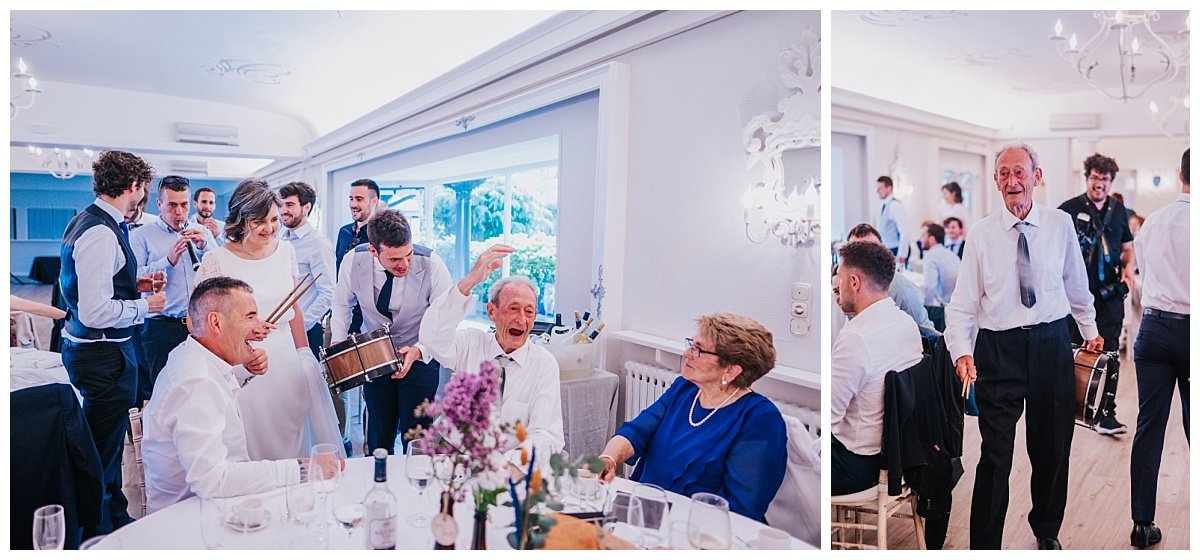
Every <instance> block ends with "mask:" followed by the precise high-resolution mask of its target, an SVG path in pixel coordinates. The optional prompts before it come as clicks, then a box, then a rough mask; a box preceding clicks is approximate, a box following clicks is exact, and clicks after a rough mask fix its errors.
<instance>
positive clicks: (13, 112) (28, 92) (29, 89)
mask: <svg viewBox="0 0 1200 560" xmlns="http://www.w3.org/2000/svg"><path fill="white" fill-rule="evenodd" d="M12 79H13V80H17V81H19V82H25V83H24V85H23V86H18V87H19V88H20V93H18V94H16V95H13V96H10V97H9V98H8V120H10V121H11V120H13V119H15V118H17V113H18V112H20V111H21V110H22V109H29V108H31V107H33V104H34V103H35V102H37V96H38V94H39V93H42V90H40V89H38V82H37V78H35V77H33V74H30V73H29V67H28V66H27V65H26V64H25V59H24V58H18V59H17V71H16V72H14V73H13V75H12ZM10 87H11V84H10ZM17 89H18V88H11V89H10V91H15V90H17Z"/></svg>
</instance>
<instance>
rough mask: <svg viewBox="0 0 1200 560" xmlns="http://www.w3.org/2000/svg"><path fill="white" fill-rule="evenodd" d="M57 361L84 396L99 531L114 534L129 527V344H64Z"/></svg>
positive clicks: (133, 377) (133, 371) (132, 362)
mask: <svg viewBox="0 0 1200 560" xmlns="http://www.w3.org/2000/svg"><path fill="white" fill-rule="evenodd" d="M62 359H63V366H64V367H65V368H66V370H67V375H68V376H69V377H70V378H71V384H73V385H75V388H77V389H79V393H80V394H81V395H83V415H84V416H85V417H86V418H87V421H88V427H89V428H90V429H91V432H92V439H93V440H94V441H95V442H96V451H97V452H98V454H99V455H100V469H101V471H102V472H103V481H104V501H103V502H102V503H101V508H100V518H101V520H100V524H99V526H98V531H99V533H101V534H103V533H108V532H111V531H115V530H117V529H120V528H121V527H123V526H125V525H126V524H128V523H129V522H130V521H131V519H130V518H129V513H128V512H127V511H126V510H127V508H128V507H129V501H128V500H126V499H125V494H124V493H123V492H122V491H121V452H122V451H123V450H124V448H125V431H126V430H127V429H128V427H129V409H130V408H132V407H133V405H134V398H135V397H136V396H137V357H136V352H135V350H134V345H133V340H132V339H130V340H127V341H125V342H92V343H88V344H79V343H77V342H72V341H70V340H68V339H65V338H64V339H63V341H62ZM87 536H90V535H85V537H87Z"/></svg>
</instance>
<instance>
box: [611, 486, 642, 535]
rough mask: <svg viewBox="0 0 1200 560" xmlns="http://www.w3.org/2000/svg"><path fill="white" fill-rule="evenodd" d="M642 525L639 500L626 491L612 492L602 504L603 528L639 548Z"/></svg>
mask: <svg viewBox="0 0 1200 560" xmlns="http://www.w3.org/2000/svg"><path fill="white" fill-rule="evenodd" d="M643 527H644V523H643V521H642V502H641V500H638V499H637V498H635V497H634V496H633V495H631V494H629V493H627V492H614V493H613V495H612V498H611V499H610V500H609V501H608V504H606V505H605V506H604V529H605V530H607V531H608V532H609V533H612V534H613V536H616V537H619V538H621V539H624V540H625V541H626V542H628V543H629V544H631V545H633V546H634V547H636V548H641V546H642V540H643V539H642V532H643V531H642V528H643Z"/></svg>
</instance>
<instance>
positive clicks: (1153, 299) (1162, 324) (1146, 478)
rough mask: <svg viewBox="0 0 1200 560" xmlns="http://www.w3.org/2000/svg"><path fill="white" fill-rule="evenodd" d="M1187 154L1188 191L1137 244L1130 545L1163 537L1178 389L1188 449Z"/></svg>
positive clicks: (1150, 223)
mask: <svg viewBox="0 0 1200 560" xmlns="http://www.w3.org/2000/svg"><path fill="white" fill-rule="evenodd" d="M1191 152H1192V150H1191V149H1190V148H1189V149H1188V150H1186V151H1184V152H1183V162H1182V164H1181V166H1180V170H1179V180H1180V181H1181V182H1182V183H1183V192H1182V193H1180V194H1179V197H1178V198H1176V199H1175V201H1174V202H1172V203H1170V204H1168V205H1166V206H1164V207H1163V208H1162V209H1161V210H1159V211H1157V212H1155V213H1153V214H1151V215H1150V217H1149V218H1147V219H1146V223H1145V224H1144V225H1142V229H1141V230H1140V231H1138V235H1137V238H1136V239H1135V240H1134V242H1133V244H1134V255H1135V256H1136V259H1137V265H1138V269H1139V270H1141V276H1142V307H1143V308H1144V309H1145V311H1143V312H1142V328H1141V329H1139V330H1138V335H1137V342H1135V343H1134V344H1133V361H1134V362H1135V363H1136V364H1137V384H1138V419H1137V432H1135V433H1134V436H1133V453H1132V455H1131V459H1130V464H1129V476H1130V478H1131V479H1132V480H1131V484H1130V493H1131V496H1130V498H1131V504H1130V505H1131V509H1132V514H1133V523H1134V525H1133V532H1132V533H1131V534H1130V536H1129V542H1130V545H1132V546H1134V547H1137V548H1146V547H1148V546H1154V545H1155V544H1158V542H1159V541H1161V540H1162V530H1160V529H1159V528H1158V527H1155V526H1154V506H1155V501H1156V498H1157V495H1158V468H1159V465H1160V464H1161V462H1162V451H1163V438H1164V437H1165V434H1166V430H1167V420H1168V419H1169V418H1170V416H1171V393H1172V392H1173V391H1174V389H1175V387H1176V386H1178V387H1179V401H1180V403H1181V404H1182V405H1183V406H1182V407H1181V408H1182V410H1183V434H1184V436H1185V437H1187V438H1188V442H1189V445H1190V442H1191V433H1190V431H1189V429H1188V421H1189V410H1190V409H1191V396H1190V390H1191V369H1190V361H1191V350H1190V349H1189V345H1188V342H1189V340H1188V339H1189V335H1190V334H1191V297H1190V292H1189V290H1188V280H1189V279H1190V277H1189V274H1190V272H1189V267H1188V265H1189V263H1190V259H1189V253H1190V251H1189V249H1190V243H1189V239H1190V238H1191V227H1190V226H1189V225H1188V214H1189V212H1190V211H1191V206H1192V194H1191V193H1192V187H1191V178H1190V172H1191V161H1190V156H1191Z"/></svg>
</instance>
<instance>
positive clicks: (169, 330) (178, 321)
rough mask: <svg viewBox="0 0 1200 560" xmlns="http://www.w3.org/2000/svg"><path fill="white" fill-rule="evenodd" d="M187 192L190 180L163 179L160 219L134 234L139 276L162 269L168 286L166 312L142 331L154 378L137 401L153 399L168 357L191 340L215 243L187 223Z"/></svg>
mask: <svg viewBox="0 0 1200 560" xmlns="http://www.w3.org/2000/svg"><path fill="white" fill-rule="evenodd" d="M188 188H189V182H188V180H187V178H186V177H180V176H178V175H167V176H166V177H163V178H162V179H161V180H159V182H158V197H157V199H156V203H157V205H158V215H159V219H158V220H157V221H155V222H154V223H152V224H151V225H149V226H146V227H142V228H138V229H137V230H135V231H134V232H133V233H131V234H129V244H130V245H131V246H132V248H133V255H134V257H136V258H137V263H138V273H140V274H146V273H149V272H150V271H151V270H155V271H159V270H161V271H164V272H165V273H166V276H167V283H166V287H164V288H163V293H165V294H166V295H167V305H166V307H164V308H163V310H162V311H161V312H159V313H151V314H150V315H148V316H147V317H146V322H145V323H143V324H142V327H141V331H140V334H141V338H142V349H143V351H144V352H145V356H146V369H147V373H148V374H149V377H148V378H147V379H143V380H141V381H139V383H138V402H141V401H143V400H146V399H149V398H150V392H151V390H152V389H153V387H154V382H155V380H156V379H157V378H158V373H159V372H160V371H162V368H163V366H164V365H166V363H167V355H168V354H170V353H171V350H174V349H175V347H176V346H179V344H180V343H182V342H183V341H184V340H186V339H187V335H188V330H187V323H186V320H185V317H186V315H187V305H188V299H189V298H191V296H192V286H193V285H194V284H195V282H196V268H198V267H199V265H200V259H202V258H204V254H205V253H206V252H208V249H209V241H211V240H212V236H211V235H209V232H208V230H207V229H205V228H204V227H202V226H198V225H195V224H193V223H191V222H190V221H189V220H188V194H189V193H188ZM214 246H215V245H214ZM142 381H144V382H142Z"/></svg>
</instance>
